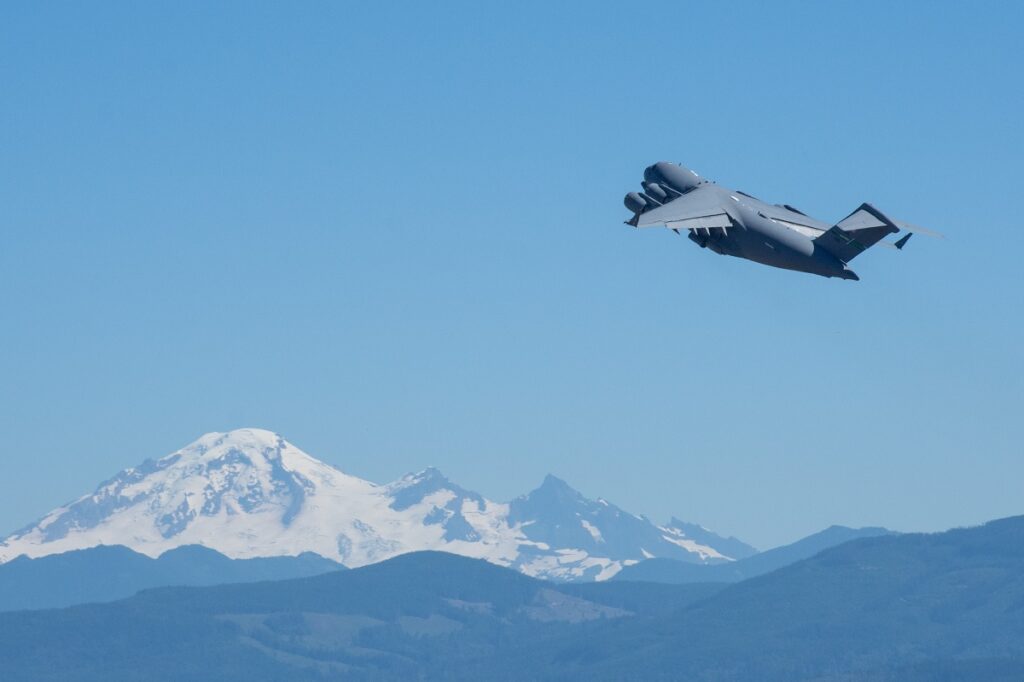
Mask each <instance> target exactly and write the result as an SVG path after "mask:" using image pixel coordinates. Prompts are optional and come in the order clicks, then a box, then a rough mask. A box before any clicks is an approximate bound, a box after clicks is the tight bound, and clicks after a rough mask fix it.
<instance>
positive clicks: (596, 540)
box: [0, 429, 756, 580]
mask: <svg viewBox="0 0 1024 682" xmlns="http://www.w3.org/2000/svg"><path fill="white" fill-rule="evenodd" d="M98 545H121V546H124V547H128V548H130V549H132V550H134V551H136V552H139V553H142V554H145V555H147V556H150V557H157V556H160V555H161V554H162V553H164V552H166V551H168V550H171V549H174V548H177V547H182V546H185V545H201V546H205V547H208V548H211V549H214V550H216V551H217V552H220V553H221V554H223V555H225V556H226V557H229V558H233V559H249V558H256V557H274V556H297V555H300V554H303V553H306V552H312V553H315V554H318V555H320V556H321V557H324V558H327V559H330V560H332V561H336V562H338V563H341V564H344V565H345V566H348V567H353V568H354V567H359V566H364V565H367V564H371V563H375V562H379V561H382V560H384V559H388V558H390V557H393V556H396V555H399V554H403V553H406V552H412V551H419V550H442V551H445V552H450V553H454V554H459V555H463V556H468V557H475V558H481V559H486V560H487V561H490V562H491V563H494V564H497V565H500V566H507V567H510V568H514V569H516V570H518V571H521V572H522V573H525V574H527V575H530V576H535V577H542V578H551V579H558V580H595V579H596V580H605V579H608V578H611V577H612V576H614V575H615V574H616V573H618V572H619V571H620V570H622V568H624V567H626V566H629V565H632V564H636V563H638V562H640V561H643V560H645V559H651V558H662V559H672V560H676V561H681V562H685V563H691V564H716V563H730V562H732V561H734V560H737V559H743V558H746V557H749V556H751V555H753V554H755V553H756V550H754V548H753V547H750V546H749V545H747V544H745V543H743V542H741V541H739V540H737V539H736V538H724V537H721V536H719V535H717V534H715V533H713V532H711V531H709V530H707V529H705V528H702V527H700V526H697V525H694V524H688V523H684V522H682V521H679V520H677V519H673V520H672V521H671V522H670V523H667V524H664V525H659V524H656V523H654V522H652V521H651V520H650V519H647V518H645V517H643V516H637V515H634V514H631V513H629V512H626V511H624V510H622V509H620V508H618V507H616V506H615V505H613V504H611V503H610V502H608V501H606V500H603V499H598V500H589V499H587V498H585V497H583V496H582V495H581V494H580V493H578V492H577V491H575V490H573V489H572V488H571V487H570V486H569V485H568V484H566V483H565V482H564V481H561V480H559V479H557V478H555V477H553V476H548V477H547V478H546V479H545V480H544V482H543V483H542V484H541V486H540V487H538V488H537V489H536V490H533V491H532V492H530V493H528V494H526V495H524V496H521V497H518V498H516V499H514V500H512V501H510V502H504V503H501V502H495V501H492V500H488V499H486V498H484V497H483V496H482V495H480V494H478V493H475V492H472V491H469V490H466V489H464V488H462V487H461V486H459V485H458V484H456V483H453V482H452V481H450V480H448V479H447V478H445V476H444V475H443V474H442V473H441V472H440V471H438V470H437V469H432V468H431V469H425V470H424V471H421V472H419V473H415V474H409V475H407V476H405V477H403V478H401V479H399V480H397V481H394V482H392V483H388V484H386V485H378V484H375V483H371V482H370V481H366V480H363V479H361V478H357V477H355V476H351V475H349V474H346V473H344V472H342V471H339V470H338V469H336V468H334V467H332V466H330V465H328V464H325V463H324V462H321V461H319V460H317V459H315V458H313V457H311V456H310V455H308V454H306V453H304V452H302V451H301V450H299V449H298V448H296V447H295V446H294V445H291V444H290V443H288V442H287V441H285V440H284V439H283V438H281V437H280V436H279V435H277V434H275V433H271V432H269V431H264V430H260V429H239V430H236V431H230V432H227V433H210V434H207V435H205V436H202V437H201V438H199V439H198V440H196V441H195V442H194V443H192V444H190V445H188V446H186V447H184V448H182V449H181V450H179V451H177V452H174V453H171V454H169V455H167V456H165V457H161V458H159V459H148V460H146V461H144V462H143V463H142V464H140V465H138V466H136V467H132V468H130V469H126V470H124V471H122V472H120V473H118V474H117V475H116V476H114V477H113V478H111V479H109V480H107V481H104V482H103V483H101V484H100V485H99V486H98V487H97V488H96V489H95V491H94V492H92V493H90V494H87V495H83V496H82V497H81V498H79V499H78V500H76V501H74V502H71V503H69V504H66V505H64V506H62V507H59V508H57V509H55V510H53V511H52V512H50V513H49V514H47V515H46V516H44V517H43V518H42V519H40V520H39V521H37V522H35V523H33V524H31V525H29V526H27V527H25V528H23V529H21V530H19V531H17V532H15V533H13V534H11V535H10V536H8V537H6V538H4V539H3V541H2V542H0V562H5V561H10V560H12V559H14V558H15V557H18V556H20V555H25V556H28V557H40V556H46V555H50V554H58V553H62V552H67V551H69V550H76V549H84V548H88V547H95V546H98Z"/></svg>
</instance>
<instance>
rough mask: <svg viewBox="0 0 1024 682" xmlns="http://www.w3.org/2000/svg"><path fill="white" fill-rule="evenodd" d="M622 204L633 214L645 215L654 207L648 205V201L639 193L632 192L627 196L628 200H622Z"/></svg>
mask: <svg viewBox="0 0 1024 682" xmlns="http://www.w3.org/2000/svg"><path fill="white" fill-rule="evenodd" d="M622 203H623V204H625V205H626V208H628V209H629V210H630V211H632V212H633V213H643V212H644V211H647V210H649V209H651V208H654V206H652V205H650V204H648V203H647V200H646V199H644V198H643V197H642V196H640V193H639V192H630V193H629V194H627V195H626V198H625V199H623V200H622Z"/></svg>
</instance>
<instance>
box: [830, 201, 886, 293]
mask: <svg viewBox="0 0 1024 682" xmlns="http://www.w3.org/2000/svg"><path fill="white" fill-rule="evenodd" d="M899 231H900V228H899V227H897V226H896V223H895V222H894V221H893V220H891V219H889V218H888V217H887V216H886V215H885V214H884V213H882V212H881V211H879V210H878V209H877V208H875V207H874V206H872V205H871V204H861V205H860V208H858V209H857V210H856V211H854V212H853V213H851V214H850V215H848V216H846V217H845V218H843V219H842V220H840V221H839V222H838V223H836V224H835V225H833V226H832V227H831V228H830V229H829V230H827V231H825V232H823V233H822V234H820V235H818V236H817V237H816V238H815V240H814V243H815V244H816V245H818V246H820V247H821V248H823V249H824V250H826V251H828V252H829V253H830V254H832V255H833V256H835V257H836V258H838V259H839V260H841V261H842V262H843V263H849V262H850V261H851V260H853V259H854V258H856V257H857V256H858V255H860V254H861V253H863V252H864V251H866V250H867V249H869V248H871V247H872V246H874V245H875V244H877V243H878V242H880V241H882V240H883V239H884V238H885V237H887V236H889V235H890V234H896V233H897V232H899ZM903 244H906V241H904V242H903ZM900 246H901V247H902V244H901V245H900ZM851 279H852V278H851Z"/></svg>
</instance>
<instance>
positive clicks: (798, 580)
mask: <svg viewBox="0 0 1024 682" xmlns="http://www.w3.org/2000/svg"><path fill="white" fill-rule="evenodd" d="M0 660H2V661H3V673H4V679H9V680H80V681H87V680H88V681H93V680H108V679H132V680H151V681H155V680H179V679H219V680H245V681H246V682H254V681H259V680H281V679H289V680H325V679H345V680H406V679H431V680H479V679H487V680H546V679H547V680H555V679H559V680H563V679H573V680H575V679H579V680H623V679H643V680H679V679H686V680H752V679H756V680H763V681H766V682H771V681H776V680H777V681H783V680H785V681H789V680H818V681H825V680H835V681H839V680H843V681H844V682H852V681H861V682H868V681H872V682H874V681H889V680H893V681H895V680H900V681H903V680H911V681H915V680H919V681H923V680H935V681H938V680H954V679H984V680H1019V679H1024V517H1016V518H1011V519H1003V520H1000V521H995V522H992V523H989V524H986V525H985V526H981V527H978V528H970V529H958V530H953V531H949V532H946V533H939V534H932V535H922V534H908V535H883V536H877V537H871V538H861V539H857V540H852V541H849V542H846V543H843V544H841V545H839V546H836V547H833V548H831V549H827V550H825V551H822V552H820V553H818V554H816V555H815V556H813V557H811V558H809V559H805V560H802V561H799V562H797V563H794V564H791V565H789V566H787V567H784V568H781V569H779V570H776V571H773V572H771V573H768V574H766V575H762V576H760V577H757V578H753V579H749V580H745V581H742V582H739V583H737V584H732V585H725V584H683V585H668V584H656V583H646V582H630V581H608V582H602V583H589V584H565V583H552V582H546V581H540V580H536V579H533V578H530V577H528V576H525V575H522V574H521V573H519V572H516V571H512V570H509V569H506V568H501V567H499V566H495V565H493V564H491V563H488V562H484V561H478V560H473V559H468V558H465V557H459V556H454V555H448V554H440V553H436V552H421V553H412V554H407V555H404V556H400V557H397V558H393V559H390V560H387V561H384V562H381V563H378V564H375V565H371V566H366V567H363V568H359V569H355V570H349V571H332V572H329V573H325V574H323V575H318V576H314V577H307V578H299V579H293V580H285V581H276V582H259V583H251V584H239V585H223V586H217V587H205V588H199V587H193V588H183V587H177V588H160V589H155V590H147V591H144V592H142V593H140V594H138V595H137V596H135V597H132V598H130V599H126V600H123V601H118V602H114V603H110V604H101V605H88V606H76V607H71V608H67V609H62V610H49V611H25V612H13V613H0Z"/></svg>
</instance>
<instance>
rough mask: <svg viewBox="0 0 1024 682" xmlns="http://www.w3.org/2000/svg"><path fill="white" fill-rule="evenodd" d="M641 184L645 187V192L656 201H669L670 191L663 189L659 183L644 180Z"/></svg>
mask: <svg viewBox="0 0 1024 682" xmlns="http://www.w3.org/2000/svg"><path fill="white" fill-rule="evenodd" d="M640 184H641V185H643V187H644V193H645V194H646V195H647V196H649V197H651V198H652V199H654V200H655V201H657V202H659V203H662V204H664V203H665V202H666V201H668V192H666V191H665V190H664V189H662V187H661V185H659V184H658V183H656V182H647V181H644V182H642V183H640Z"/></svg>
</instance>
